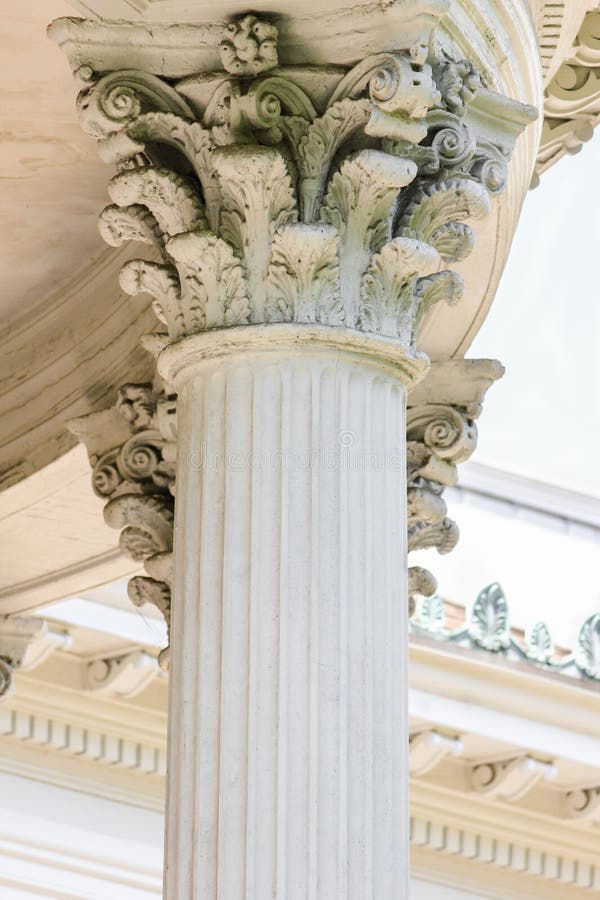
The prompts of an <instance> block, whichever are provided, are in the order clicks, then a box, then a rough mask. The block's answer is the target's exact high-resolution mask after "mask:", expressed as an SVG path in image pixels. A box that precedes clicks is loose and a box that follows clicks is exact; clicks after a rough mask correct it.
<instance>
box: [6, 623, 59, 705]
mask: <svg viewBox="0 0 600 900" xmlns="http://www.w3.org/2000/svg"><path fill="white" fill-rule="evenodd" d="M70 643H71V639H70V637H69V635H68V634H66V633H63V632H55V631H52V630H50V628H49V626H48V623H47V622H45V621H44V620H43V619H36V618H26V617H15V618H11V617H10V616H2V617H0V700H2V698H3V697H6V696H7V695H8V693H9V692H10V690H11V688H12V684H13V673H14V672H15V671H17V670H28V669H35V668H37V666H40V665H41V664H42V663H43V662H45V661H46V659H48V657H49V656H50V654H51V653H53V652H54V650H56V649H58V648H63V649H67V648H68V647H69V646H70Z"/></svg>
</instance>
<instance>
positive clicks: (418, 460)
mask: <svg viewBox="0 0 600 900" xmlns="http://www.w3.org/2000/svg"><path fill="white" fill-rule="evenodd" d="M503 371H504V370H503V368H502V366H501V365H500V363H498V362H496V361H495V360H460V361H452V362H449V363H440V364H436V365H434V366H433V367H432V369H431V371H430V373H429V375H428V376H427V378H426V379H425V381H423V382H422V383H421V384H420V385H418V386H417V387H416V388H415V389H413V391H412V392H410V393H409V395H408V411H407V420H406V440H407V466H408V472H407V479H408V492H407V503H408V549H409V552H410V551H413V550H423V549H427V548H430V547H435V548H436V550H437V551H438V552H439V553H449V552H450V551H451V550H453V549H454V547H455V546H456V543H457V541H458V537H459V530H458V526H457V524H456V522H454V521H453V520H452V519H450V518H449V517H448V515H447V512H448V507H447V505H446V501H445V499H444V497H443V492H444V489H445V488H446V487H447V486H448V485H454V484H456V482H457V480H458V468H457V467H458V464H459V463H461V462H464V461H465V460H467V459H468V458H469V457H470V456H471V454H472V453H473V451H474V450H475V447H476V445H477V426H476V424H475V420H476V418H477V417H478V416H479V414H480V413H481V409H482V406H481V404H482V401H483V397H484V394H485V392H486V390H487V389H488V387H489V386H490V385H491V384H492V383H493V382H494V381H495V380H496V379H498V378H500V377H501V375H502V374H503ZM436 589H437V582H436V580H435V578H434V576H433V575H432V574H431V572H429V571H428V570H427V569H424V568H422V567H421V566H412V567H411V568H410V569H409V595H410V604H411V613H413V612H414V608H415V602H416V596H417V595H421V596H425V597H431V596H432V595H433V594H435V591H436Z"/></svg>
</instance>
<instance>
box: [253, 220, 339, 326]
mask: <svg viewBox="0 0 600 900" xmlns="http://www.w3.org/2000/svg"><path fill="white" fill-rule="evenodd" d="M338 244H339V236H338V234H337V232H336V230H335V228H332V227H331V226H328V225H304V224H302V223H296V224H293V225H286V226H285V227H284V228H282V229H281V230H280V231H279V232H278V234H276V235H275V239H274V241H273V250H272V255H271V263H270V266H269V276H268V289H267V306H266V316H265V318H266V319H267V321H272V322H279V321H281V322H319V323H320V324H322V325H338V326H339V325H343V324H344V308H343V305H342V302H341V300H340V295H339V266H338Z"/></svg>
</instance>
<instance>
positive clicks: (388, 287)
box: [357, 238, 441, 349]
mask: <svg viewBox="0 0 600 900" xmlns="http://www.w3.org/2000/svg"><path fill="white" fill-rule="evenodd" d="M438 262H439V256H438V254H437V253H436V251H435V250H434V249H433V247H431V246H430V245H429V244H424V243H423V242H421V241H416V240H413V239H411V238H395V239H394V240H392V241H390V242H389V243H387V244H385V245H384V247H383V249H382V250H381V251H380V252H379V253H377V254H376V255H375V256H373V257H372V258H371V264H370V265H369V268H368V269H367V271H366V273H365V275H364V276H363V279H362V290H361V306H360V311H359V315H358V320H357V324H358V327H359V328H361V329H362V330H364V331H374V332H377V333H378V334H384V335H387V336H389V337H394V338H398V339H399V340H406V339H407V337H408V338H412V340H413V342H414V338H415V333H416V329H415V322H416V321H417V319H418V318H419V307H420V305H421V302H422V299H423V298H422V297H421V296H420V295H419V293H418V284H419V282H418V276H419V275H422V274H424V273H429V272H432V271H435V269H436V267H437V265H438ZM438 299H441V294H440V295H439V297H438ZM411 349H412V348H411Z"/></svg>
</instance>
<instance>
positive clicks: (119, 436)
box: [69, 384, 177, 668]
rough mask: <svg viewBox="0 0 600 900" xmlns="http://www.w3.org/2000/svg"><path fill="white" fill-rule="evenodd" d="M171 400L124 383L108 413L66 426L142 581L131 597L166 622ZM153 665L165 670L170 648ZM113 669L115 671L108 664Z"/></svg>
mask: <svg viewBox="0 0 600 900" xmlns="http://www.w3.org/2000/svg"><path fill="white" fill-rule="evenodd" d="M176 414H177V404H176V399H175V398H174V397H173V396H172V395H167V394H165V392H164V391H163V390H156V389H155V388H154V387H153V386H152V385H151V384H126V385H123V387H122V388H121V389H120V390H119V396H118V399H117V403H116V404H115V406H114V407H113V408H112V409H109V410H106V411H105V412H102V413H96V414H94V415H91V416H84V417H82V418H81V419H74V420H72V421H71V422H70V423H69V427H70V429H71V431H72V432H73V433H74V434H76V435H77V437H78V438H79V439H80V440H81V441H82V442H83V443H84V444H85V445H86V447H87V449H88V454H89V456H90V463H91V465H92V485H93V488H94V492H95V493H96V494H97V495H98V496H99V497H101V498H102V499H103V500H105V501H106V505H105V507H104V519H105V521H106V523H107V525H110V526H111V528H116V529H120V530H121V535H120V539H119V546H120V548H121V550H122V551H123V552H124V553H125V554H126V555H127V556H129V557H130V558H131V559H133V560H135V561H136V562H139V563H143V565H144V568H145V570H146V573H147V574H146V575H138V576H136V577H135V578H132V579H131V580H130V582H129V585H128V593H129V597H130V599H131V600H132V601H133V603H134V604H135V605H136V606H143V605H144V604H145V603H153V604H154V605H155V606H157V607H158V609H159V610H160V611H161V612H162V613H163V615H164V617H165V619H166V622H167V625H168V624H169V615H170V603H171V580H172V565H173V553H172V551H173V504H174V498H173V493H174V485H175V453H176V429H177V423H176ZM159 662H160V664H161V665H162V666H163V667H165V668H166V667H167V665H168V650H164V651H163V652H162V653H161V655H160V657H159ZM113 668H114V666H113Z"/></svg>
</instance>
